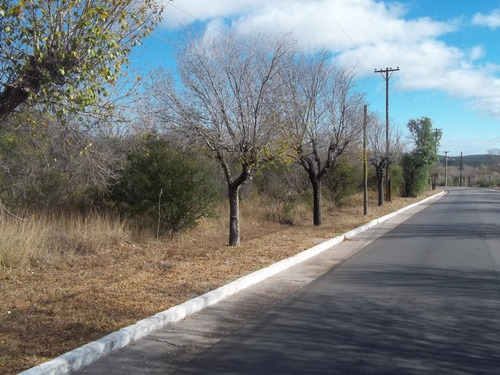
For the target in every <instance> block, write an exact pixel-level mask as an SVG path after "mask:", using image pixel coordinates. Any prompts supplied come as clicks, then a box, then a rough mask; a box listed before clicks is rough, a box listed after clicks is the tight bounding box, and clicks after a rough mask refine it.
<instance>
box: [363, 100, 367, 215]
mask: <svg viewBox="0 0 500 375" xmlns="http://www.w3.org/2000/svg"><path fill="white" fill-rule="evenodd" d="M367 107H368V106H367V105H366V104H365V107H364V111H363V112H364V113H363V212H364V215H368V165H367V164H368V160H367V155H366V123H367V122H368V121H367V118H368V115H367Z"/></svg>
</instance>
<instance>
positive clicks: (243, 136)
mask: <svg viewBox="0 0 500 375" xmlns="http://www.w3.org/2000/svg"><path fill="white" fill-rule="evenodd" d="M242 40H243V39H242V37H240V36H238V40H237V38H236V35H231V36H229V37H227V38H222V39H213V38H210V36H207V34H205V37H201V38H200V37H199V38H191V39H190V40H188V42H187V43H186V45H185V47H183V48H182V49H181V50H180V51H179V52H178V54H177V66H178V70H179V76H180V78H181V82H180V83H178V82H174V80H173V79H171V81H170V82H167V83H165V82H164V83H163V86H162V83H159V84H158V85H157V88H158V87H159V90H160V91H161V92H159V93H158V95H156V104H157V105H159V108H160V110H161V114H162V117H163V119H164V120H166V121H167V122H168V123H169V124H173V125H176V126H177V127H178V128H181V129H182V130H183V132H184V134H187V137H186V138H187V140H188V141H190V142H192V141H193V140H194V139H196V138H198V139H201V140H202V141H203V142H204V144H205V145H206V148H207V149H208V151H210V152H211V154H212V155H213V156H214V157H215V158H216V160H217V161H218V162H219V164H220V166H221V168H222V170H223V172H224V176H225V179H226V182H227V188H228V197H229V206H230V219H229V220H230V222H229V245H230V246H238V245H239V243H240V224H239V191H240V187H241V186H242V184H244V183H245V182H247V181H249V179H250V177H251V175H252V174H253V173H254V172H255V170H256V169H257V168H259V166H260V165H261V164H262V163H266V162H268V161H270V160H271V159H273V158H275V157H276V155H277V153H278V152H279V151H280V145H279V140H278V138H277V134H278V129H279V128H280V116H279V115H278V113H279V106H280V104H279V103H281V101H282V96H283V95H282V90H283V85H282V82H281V75H280V74H278V73H279V71H280V63H281V61H282V60H283V59H284V58H285V56H287V55H288V54H289V53H291V49H292V43H291V42H290V41H289V40H288V39H287V37H283V38H280V39H277V40H274V41H269V39H267V38H265V37H264V36H262V35H260V36H250V37H248V38H245V39H244V40H243V42H242ZM181 84H182V85H181ZM157 91H158V90H157Z"/></svg>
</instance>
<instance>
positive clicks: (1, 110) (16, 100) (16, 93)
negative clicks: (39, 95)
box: [0, 86, 28, 124]
mask: <svg viewBox="0 0 500 375" xmlns="http://www.w3.org/2000/svg"><path fill="white" fill-rule="evenodd" d="M26 99H28V92H27V91H25V90H23V89H21V88H17V89H16V88H13V87H10V86H9V87H7V88H6V89H5V90H4V91H2V92H1V93H0V124H1V123H2V122H3V120H5V119H6V118H7V116H8V115H9V114H10V113H12V111H14V110H15V109H16V108H17V107H18V106H19V105H20V104H21V103H23V102H24V101H25V100H26Z"/></svg>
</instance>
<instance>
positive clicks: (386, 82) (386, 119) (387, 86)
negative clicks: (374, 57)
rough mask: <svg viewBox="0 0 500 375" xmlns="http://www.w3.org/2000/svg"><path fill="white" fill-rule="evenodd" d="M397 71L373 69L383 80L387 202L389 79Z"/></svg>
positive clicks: (388, 178)
mask: <svg viewBox="0 0 500 375" xmlns="http://www.w3.org/2000/svg"><path fill="white" fill-rule="evenodd" d="M397 71H399V67H397V68H396V69H393V68H385V69H379V70H377V69H375V73H381V74H382V77H384V79H385V189H386V191H385V200H386V201H387V202H390V201H391V176H390V163H389V79H390V78H391V76H392V73H393V72H397ZM389 73H390V74H389Z"/></svg>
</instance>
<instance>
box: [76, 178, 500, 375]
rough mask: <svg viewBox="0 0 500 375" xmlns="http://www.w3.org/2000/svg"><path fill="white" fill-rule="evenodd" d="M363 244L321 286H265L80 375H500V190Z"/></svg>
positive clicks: (436, 209)
mask: <svg viewBox="0 0 500 375" xmlns="http://www.w3.org/2000/svg"><path fill="white" fill-rule="evenodd" d="M388 230H389V229H388ZM367 235H368V234H367ZM358 236H360V238H359V239H357V238H358ZM358 236H356V237H355V239H356V240H353V241H349V242H352V243H345V245H344V244H343V245H344V246H347V247H349V246H357V245H360V244H361V246H362V249H361V250H360V251H358V252H357V253H356V254H355V255H353V256H352V257H350V258H349V259H348V260H347V261H345V262H343V263H342V264H341V265H339V266H337V267H334V268H333V269H331V268H332V265H331V264H329V263H328V261H327V260H326V259H325V260H324V261H322V262H321V261H320V262H319V263H318V264H316V267H317V268H321V267H323V268H324V270H323V271H321V272H319V273H320V274H322V275H321V276H319V277H318V278H315V279H314V280H312V281H311V280H307V282H303V281H301V280H302V279H307V277H304V276H308V274H309V272H310V271H305V272H303V273H302V274H300V275H299V274H297V276H296V278H297V285H298V286H297V287H296V288H295V289H294V287H293V285H292V284H293V280H294V278H293V276H291V277H290V278H289V279H288V281H287V283H282V286H281V289H283V290H284V293H283V294H280V293H278V292H276V295H279V296H278V297H276V298H275V296H274V295H272V296H270V295H269V293H267V292H266V289H265V288H266V286H265V285H264V286H261V288H264V289H259V290H260V292H259V290H257V291H256V292H254V295H253V300H252V301H253V302H252V301H251V302H247V303H245V302H243V301H242V300H240V299H239V298H243V297H241V296H238V297H235V299H234V300H233V301H232V303H233V304H232V305H231V306H239V307H238V308H239V309H240V310H243V314H242V313H241V311H240V312H238V313H237V312H235V310H233V309H232V307H228V306H229V305H227V306H226V307H224V306H225V305H221V306H222V307H221V309H222V310H219V312H213V313H212V314H214V315H216V318H213V317H212V318H211V319H210V318H209V319H208V320H204V319H203V317H202V315H203V313H201V314H200V318H199V319H200V320H199V321H197V319H198V318H197V317H195V318H193V319H186V321H185V322H183V324H184V327H181V326H179V328H178V331H176V329H175V327H174V328H170V329H169V331H168V332H167V331H165V332H163V333H161V332H159V333H158V334H156V335H153V336H152V337H150V338H149V339H147V340H146V344H145V345H146V346H141V345H140V344H138V345H137V346H132V347H131V348H128V349H126V350H124V351H120V352H121V354H120V352H119V353H118V354H117V355H114V354H113V355H111V356H109V358H107V359H106V358H105V359H104V360H101V361H98V362H96V363H95V364H94V365H91V366H89V367H88V368H86V369H83V370H82V371H81V372H79V373H81V374H84V373H89V374H90V373H92V374H100V373H102V374H107V375H109V374H113V373H133V372H137V371H141V372H143V373H164V374H167V373H174V374H499V373H500V276H499V275H500V273H499V271H500V192H497V191H492V190H487V189H469V188H450V190H449V193H448V194H447V195H446V196H444V197H443V198H441V199H439V200H438V201H436V202H435V203H433V204H432V205H430V206H429V207H426V208H424V209H423V210H421V211H420V212H418V213H416V214H415V215H414V216H412V217H410V218H409V219H408V220H407V221H404V222H402V223H401V224H400V225H399V226H396V227H395V228H394V229H392V230H390V231H386V233H385V234H383V236H382V237H379V238H378V239H376V240H375V241H373V242H370V243H368V242H369V241H368V242H367V243H368V244H364V243H363V236H362V235H358ZM356 242H359V243H358V244H356ZM332 264H333V263H332ZM299 273H300V272H299ZM311 277H312V276H311ZM290 280H292V282H291V281H290ZM264 284H265V283H264ZM291 285H292V286H291ZM273 290H276V289H273ZM285 292H286V293H285ZM259 293H260V294H259ZM290 294H291V295H290ZM281 296H283V297H281ZM257 301H259V302H257ZM263 301H264V302H263ZM228 303H229V304H230V303H231V301H228ZM254 305H255V306H254ZM257 305H259V307H257ZM207 314H208V315H210V314H211V313H210V311H208V312H207ZM207 322H208V323H207ZM176 333H177V334H178V335H177V337H176ZM200 333H201V334H200ZM189 336H193V337H195V339H191V340H190V339H189ZM200 337H202V338H200ZM197 342H199V346H198V345H197V344H196V343H197ZM182 343H184V344H182ZM159 347H161V349H158V348H159ZM127 350H128V351H127ZM127 353H128V354H127ZM113 358H114V359H113ZM134 366H137V367H135V368H134Z"/></svg>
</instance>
